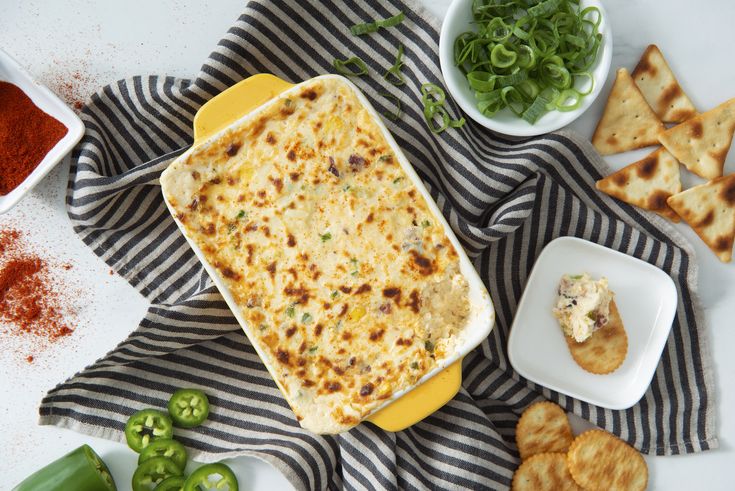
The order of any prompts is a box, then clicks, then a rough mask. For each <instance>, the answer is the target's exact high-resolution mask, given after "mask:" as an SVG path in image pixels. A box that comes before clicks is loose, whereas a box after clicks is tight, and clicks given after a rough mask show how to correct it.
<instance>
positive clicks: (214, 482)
mask: <svg viewBox="0 0 735 491" xmlns="http://www.w3.org/2000/svg"><path fill="white" fill-rule="evenodd" d="M208 490H217V491H225V490H227V491H238V486H237V477H235V473H234V472H232V469H230V468H229V467H227V466H226V465H225V464H223V463H221V462H218V463H216V464H204V465H203V466H201V467H200V468H199V469H197V470H195V471H194V472H192V473H191V475H190V476H189V477H187V478H186V482H185V483H184V491H208Z"/></svg>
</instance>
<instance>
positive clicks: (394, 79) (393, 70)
mask: <svg viewBox="0 0 735 491" xmlns="http://www.w3.org/2000/svg"><path fill="white" fill-rule="evenodd" d="M402 67H403V45H402V44H399V45H398V53H397V54H396V61H395V62H394V63H393V66H392V67H390V68H389V69H388V71H387V72H385V74H383V78H384V79H385V80H386V81H388V82H390V83H392V84H393V85H395V86H401V85H403V84H405V83H406V79H404V78H403V74H402V73H401V68H402Z"/></svg>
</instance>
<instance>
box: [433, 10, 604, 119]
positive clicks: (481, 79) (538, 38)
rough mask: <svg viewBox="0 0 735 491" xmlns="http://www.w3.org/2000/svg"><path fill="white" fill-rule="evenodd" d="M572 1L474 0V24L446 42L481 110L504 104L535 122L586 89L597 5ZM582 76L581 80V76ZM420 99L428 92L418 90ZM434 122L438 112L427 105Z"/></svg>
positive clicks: (577, 101)
mask: <svg viewBox="0 0 735 491" xmlns="http://www.w3.org/2000/svg"><path fill="white" fill-rule="evenodd" d="M579 3H580V2H579V0H474V1H473V2H472V16H473V18H474V20H473V22H472V25H473V26H474V29H475V30H474V31H467V32H463V33H462V34H460V35H459V36H457V38H456V39H455V41H454V63H455V65H456V66H457V67H458V69H459V70H460V71H461V72H462V73H463V74H464V75H465V76H466V77H467V84H468V85H469V87H470V89H471V90H472V91H473V92H474V93H475V98H476V100H477V108H478V109H479V110H480V112H482V113H483V114H484V115H486V116H492V115H493V114H495V113H497V112H498V111H501V110H503V109H505V108H508V109H509V110H510V111H512V112H514V113H515V114H517V115H518V116H520V117H522V118H523V119H525V120H526V121H529V122H535V121H537V120H538V118H540V117H541V116H542V115H543V114H545V113H546V112H547V111H551V110H558V111H569V110H573V109H574V108H577V107H579V106H580V105H581V99H582V98H583V97H584V96H586V95H588V94H590V93H591V91H592V88H593V82H594V80H593V77H592V75H591V73H590V70H591V67H592V66H593V65H594V63H595V61H596V60H597V57H598V53H599V50H600V44H601V42H602V34H601V33H600V32H599V27H600V25H601V22H602V18H601V12H600V10H599V9H598V8H596V7H587V8H584V9H582V8H581V7H580V5H579ZM586 79H589V82H587V80H586ZM422 99H423V102H424V105H425V106H426V105H427V104H430V103H431V102H432V100H434V98H432V97H430V98H427V96H426V94H425V93H422ZM427 114H432V115H433V117H434V120H433V121H434V123H435V124H434V127H435V128H441V127H442V126H443V125H442V122H443V119H444V117H443V116H444V115H443V113H442V112H441V111H436V110H434V111H432V110H431V109H428V110H427Z"/></svg>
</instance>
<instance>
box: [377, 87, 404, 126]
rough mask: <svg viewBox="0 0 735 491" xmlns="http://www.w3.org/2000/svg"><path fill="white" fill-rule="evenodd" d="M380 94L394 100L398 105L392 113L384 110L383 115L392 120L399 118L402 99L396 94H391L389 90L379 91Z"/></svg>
mask: <svg viewBox="0 0 735 491" xmlns="http://www.w3.org/2000/svg"><path fill="white" fill-rule="evenodd" d="M378 94H380V95H382V96H383V97H385V98H386V99H388V100H390V101H393V103H394V104H395V105H396V110H395V111H394V112H392V113H388V112H384V113H383V116H385V117H386V118H388V119H390V120H391V121H396V120H398V118H400V117H401V100H400V99H399V98H398V97H396V96H394V95H393V94H389V93H388V92H378Z"/></svg>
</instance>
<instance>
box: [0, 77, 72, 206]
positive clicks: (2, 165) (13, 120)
mask: <svg viewBox="0 0 735 491" xmlns="http://www.w3.org/2000/svg"><path fill="white" fill-rule="evenodd" d="M68 131H69V130H68V128H67V127H66V126H64V125H63V124H62V123H61V122H60V121H59V120H57V119H56V118H54V117H53V116H50V115H48V114H46V113H45V112H43V111H42V110H41V109H39V108H38V106H36V105H35V104H34V103H33V101H32V100H31V99H30V97H28V96H27V95H26V93H25V92H23V90H21V89H20V88H19V87H18V86H17V85H14V84H11V83H9V82H3V81H0V195H6V194H8V193H9V192H11V191H12V190H13V189H15V188H17V187H18V186H19V185H20V184H21V183H22V182H23V181H24V180H25V179H26V177H28V176H29V175H30V173H31V172H33V170H34V169H35V168H36V167H37V166H38V164H40V163H41V161H42V160H43V158H44V157H45V156H46V154H47V153H48V152H49V151H50V150H51V149H52V148H54V146H55V145H56V144H57V143H58V142H59V140H61V139H62V138H63V137H64V135H66V133H67V132H68Z"/></svg>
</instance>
